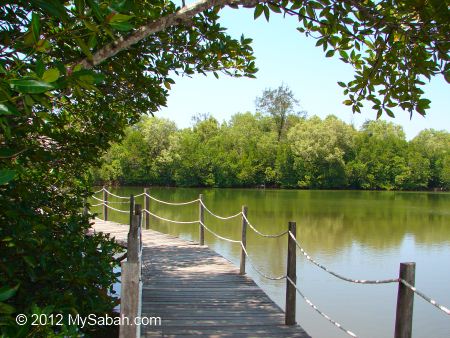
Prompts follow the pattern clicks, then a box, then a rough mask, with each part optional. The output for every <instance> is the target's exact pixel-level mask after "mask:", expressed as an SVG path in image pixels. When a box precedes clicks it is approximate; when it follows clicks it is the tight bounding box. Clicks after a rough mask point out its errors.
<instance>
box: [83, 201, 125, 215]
mask: <svg viewBox="0 0 450 338" xmlns="http://www.w3.org/2000/svg"><path fill="white" fill-rule="evenodd" d="M100 205H104V206H106V207H107V208H108V209H111V210H114V211H118V212H122V213H124V214H129V213H130V210H120V209H116V208H113V207H112V206H110V205H108V204H105V203H99V204H94V205H91V206H92V207H98V206H100Z"/></svg>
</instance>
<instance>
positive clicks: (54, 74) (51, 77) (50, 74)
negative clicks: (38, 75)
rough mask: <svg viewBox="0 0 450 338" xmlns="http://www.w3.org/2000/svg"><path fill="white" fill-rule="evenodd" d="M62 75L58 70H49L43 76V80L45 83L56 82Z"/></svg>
mask: <svg viewBox="0 0 450 338" xmlns="http://www.w3.org/2000/svg"><path fill="white" fill-rule="evenodd" d="M59 76H60V73H59V70H58V69H57V68H51V69H47V70H46V71H45V72H44V74H43V75H42V80H44V81H45V82H55V81H56V80H58V79H59Z"/></svg>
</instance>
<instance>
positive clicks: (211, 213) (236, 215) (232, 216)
mask: <svg viewBox="0 0 450 338" xmlns="http://www.w3.org/2000/svg"><path fill="white" fill-rule="evenodd" d="M196 201H200V204H201V205H202V206H203V208H205V210H206V211H207V212H208V213H209V214H210V215H212V216H214V217H216V218H218V219H222V220H228V219H232V218H235V217H238V216H240V215H242V211H239V212H238V213H237V214H235V215H231V216H219V215H216V214H215V213H213V212H212V211H211V210H209V209H208V207H207V206H206V205H205V203H203V201H202V200H201V199H197V200H196Z"/></svg>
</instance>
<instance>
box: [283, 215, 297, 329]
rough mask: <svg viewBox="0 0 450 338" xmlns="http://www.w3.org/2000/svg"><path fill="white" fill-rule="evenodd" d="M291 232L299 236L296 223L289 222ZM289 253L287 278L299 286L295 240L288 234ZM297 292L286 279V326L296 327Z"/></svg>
mask: <svg viewBox="0 0 450 338" xmlns="http://www.w3.org/2000/svg"><path fill="white" fill-rule="evenodd" d="M289 231H290V232H291V233H292V235H293V236H294V238H295V237H296V236H297V225H296V223H295V222H289ZM287 237H288V251H287V273H286V275H287V277H288V278H289V279H290V280H292V282H294V283H295V284H297V271H296V269H297V253H296V248H297V246H296V244H295V241H294V239H293V238H292V237H291V236H290V235H289V234H288V236H287ZM296 296H297V294H296V290H295V287H294V285H292V284H291V283H290V282H289V280H288V279H287V278H286V313H285V324H286V325H295V323H296V322H295V302H296Z"/></svg>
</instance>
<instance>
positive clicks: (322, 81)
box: [156, 8, 450, 139]
mask: <svg viewBox="0 0 450 338" xmlns="http://www.w3.org/2000/svg"><path fill="white" fill-rule="evenodd" d="M221 16H222V17H221V20H220V21H221V23H222V25H223V26H225V27H227V28H228V32H229V34H230V35H231V36H233V37H236V38H238V37H240V36H241V34H244V36H245V37H249V38H252V39H253V43H252V46H253V49H254V55H255V56H256V64H257V67H258V68H259V71H258V73H257V74H256V77H257V78H256V79H247V78H231V77H227V76H225V75H223V76H222V75H221V76H220V78H219V79H218V80H217V79H216V78H215V77H214V76H213V75H212V74H211V75H208V76H207V77H205V76H203V75H195V76H193V77H192V78H188V77H176V76H175V77H174V80H175V82H176V84H175V85H173V86H172V90H171V91H170V96H169V99H168V104H167V107H166V108H163V109H161V111H159V112H157V113H156V116H158V117H165V118H169V119H171V120H173V121H175V122H176V123H177V125H178V127H181V128H184V127H189V126H191V125H192V123H191V118H192V116H193V115H195V114H198V113H209V114H211V115H212V116H214V117H216V118H217V119H218V120H219V121H220V122H222V121H224V120H228V119H229V118H230V117H231V116H232V115H233V114H235V113H237V112H246V111H251V112H254V111H255V104H254V102H255V98H256V97H257V96H260V95H261V92H262V91H263V90H264V89H265V88H276V87H278V86H279V85H280V84H281V83H285V84H287V85H288V86H289V87H290V88H291V90H292V91H293V92H294V94H295V96H296V98H297V99H298V100H299V101H300V108H301V110H305V111H306V112H307V113H308V116H312V115H318V116H320V117H325V116H327V115H329V114H334V115H336V116H338V117H339V118H341V119H342V120H344V121H346V122H348V123H350V122H351V123H354V124H355V126H356V127H359V126H361V124H362V123H363V122H364V121H365V120H369V119H375V118H376V113H375V112H374V111H372V110H371V109H370V107H369V105H367V107H365V108H364V110H363V111H362V113H361V114H352V112H351V108H350V107H348V106H345V105H343V104H342V101H343V100H344V99H345V97H344V95H343V94H342V88H341V87H339V86H338V85H337V81H344V82H346V81H348V80H350V79H351V78H352V74H353V70H352V68H351V67H350V66H349V65H347V64H345V63H343V62H342V61H340V60H339V59H338V58H337V57H336V58H325V55H324V53H323V51H322V49H321V48H318V47H315V42H316V41H315V40H314V39H313V38H306V37H305V36H304V35H302V34H300V33H299V32H298V31H297V30H296V27H297V25H296V23H297V22H296V19H295V18H292V17H286V18H285V19H283V17H282V15H275V13H271V18H270V22H269V23H267V22H266V20H265V19H264V18H263V16H261V17H260V18H259V19H257V20H256V21H255V20H254V19H253V10H252V9H239V10H235V9H231V8H226V9H224V10H223V11H222V12H221ZM423 89H424V91H425V93H426V97H427V98H428V99H430V100H431V101H432V102H431V109H429V111H428V112H427V115H426V117H422V116H420V115H419V114H415V115H413V118H412V120H410V118H409V113H408V112H404V111H402V110H397V111H395V113H396V118H395V119H392V118H389V117H387V116H383V119H386V120H390V121H393V122H394V123H397V124H400V125H401V126H402V127H403V128H404V130H405V133H406V136H407V138H408V139H411V138H413V137H414V136H416V135H417V134H418V133H419V132H420V130H423V129H426V128H434V129H438V130H442V129H444V130H447V131H449V130H450V122H449V121H450V120H449V118H448V116H447V114H448V113H449V106H450V96H449V94H450V91H449V89H450V85H448V84H447V83H446V82H445V80H444V79H443V78H442V77H441V76H439V77H437V78H434V79H432V81H431V82H430V83H428V84H427V85H425V86H424V88H423Z"/></svg>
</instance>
